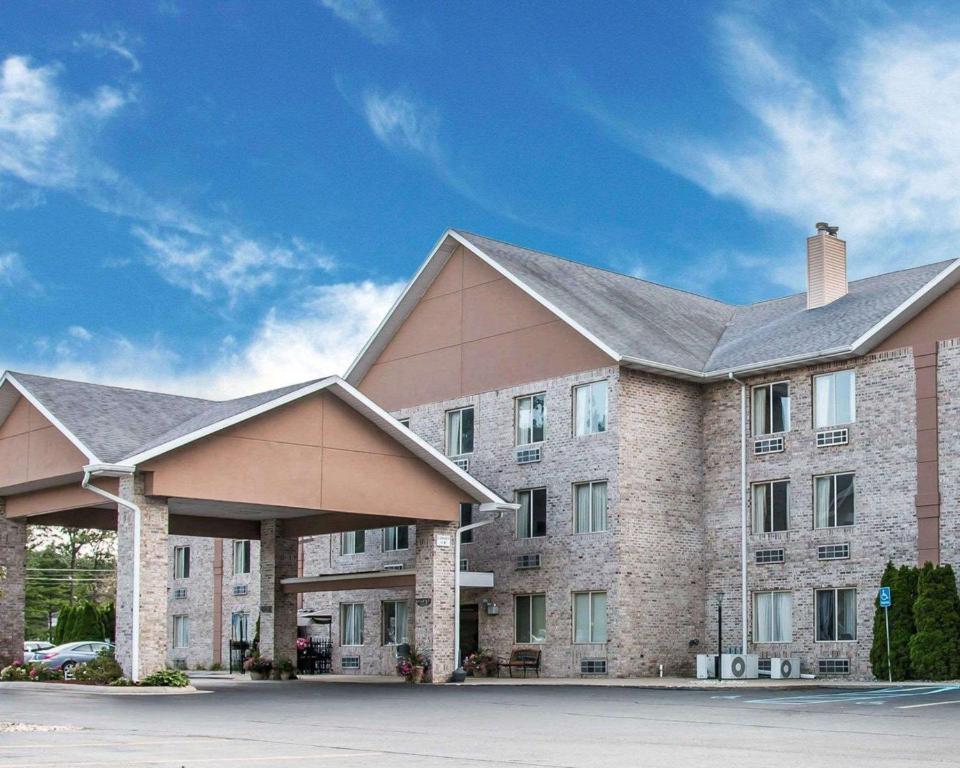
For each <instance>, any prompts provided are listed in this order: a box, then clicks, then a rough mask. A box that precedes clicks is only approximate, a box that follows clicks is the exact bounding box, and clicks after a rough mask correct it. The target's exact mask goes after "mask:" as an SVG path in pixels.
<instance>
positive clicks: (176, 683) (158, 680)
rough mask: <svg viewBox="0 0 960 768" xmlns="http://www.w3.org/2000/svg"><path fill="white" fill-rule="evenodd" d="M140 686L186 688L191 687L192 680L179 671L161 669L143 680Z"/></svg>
mask: <svg viewBox="0 0 960 768" xmlns="http://www.w3.org/2000/svg"><path fill="white" fill-rule="evenodd" d="M140 685H144V686H148V687H151V688H160V687H164V688H186V687H187V686H188V685H190V678H189V677H187V676H186V675H185V674H184V673H183V672H181V671H180V670H179V669H161V670H158V671H157V672H154V673H153V674H152V675H147V676H146V677H145V678H143V680H141V681H140Z"/></svg>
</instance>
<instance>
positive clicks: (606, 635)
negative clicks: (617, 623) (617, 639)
mask: <svg viewBox="0 0 960 768" xmlns="http://www.w3.org/2000/svg"><path fill="white" fill-rule="evenodd" d="M596 595H603V605H604V611H605V612H606V615H604V617H603V618H604V624H603V628H604V630H603V635H604V636H603V639H602V640H598V639H596V638H595V637H594V629H595V628H596V622H595V621H594V618H593V609H594V605H593V602H594V597H595V596H596ZM578 596H586V598H587V615H588V619H587V623H588V624H589V629H588V631H587V634H588V636H589V638H590V639H589V640H577V597H578ZM608 601H609V593H608V592H607V591H606V590H604V589H591V590H580V591H578V592H574V593H573V595H572V596H571V602H570V608H571V621H570V624H571V627H572V628H573V643H574V645H602V644H604V643H606V642H608V640H609V632H608V631H607V626H608V625H607V620H608V619H609V616H610V611H609V602H608Z"/></svg>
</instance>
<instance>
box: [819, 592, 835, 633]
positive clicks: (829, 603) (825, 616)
mask: <svg viewBox="0 0 960 768" xmlns="http://www.w3.org/2000/svg"><path fill="white" fill-rule="evenodd" d="M835 595H836V593H835V592H834V591H833V590H832V589H827V590H823V591H822V592H817V640H820V641H824V642H829V641H831V640H834V639H836V632H837V621H836V616H835V615H834V607H835V605H836V603H835Z"/></svg>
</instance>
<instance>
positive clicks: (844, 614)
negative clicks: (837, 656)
mask: <svg viewBox="0 0 960 768" xmlns="http://www.w3.org/2000/svg"><path fill="white" fill-rule="evenodd" d="M856 639H857V590H855V589H818V590H817V641H818V642H821V643H823V642H832V641H836V640H856Z"/></svg>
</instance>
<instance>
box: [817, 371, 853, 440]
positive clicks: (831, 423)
mask: <svg viewBox="0 0 960 768" xmlns="http://www.w3.org/2000/svg"><path fill="white" fill-rule="evenodd" d="M847 374H849V375H850V376H851V377H852V382H851V387H850V419H849V420H847V421H843V420H841V419H839V418H837V415H836V410H837V403H836V396H837V385H836V378H837V376H841V375H843V376H846V375H847ZM827 379H833V380H834V384H833V387H832V393H833V402H832V403H831V404H830V405H829V406H828V408H829V409H830V410H832V411H833V416H832V417H831V416H830V415H829V414H827V417H826V418H825V419H824V422H823V423H822V424H821V423H820V408H819V404H818V399H819V398H818V397H817V383H818V382H820V381H825V380H827ZM811 389H812V400H813V408H812V411H813V428H814V429H815V430H821V429H832V428H833V427H842V426H844V425H846V424H853V423H855V422H856V420H857V371H856V369H855V368H844V369H843V370H840V371H831V372H830V373H818V374H816V375H815V376H814V377H813V384H812V386H811Z"/></svg>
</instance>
